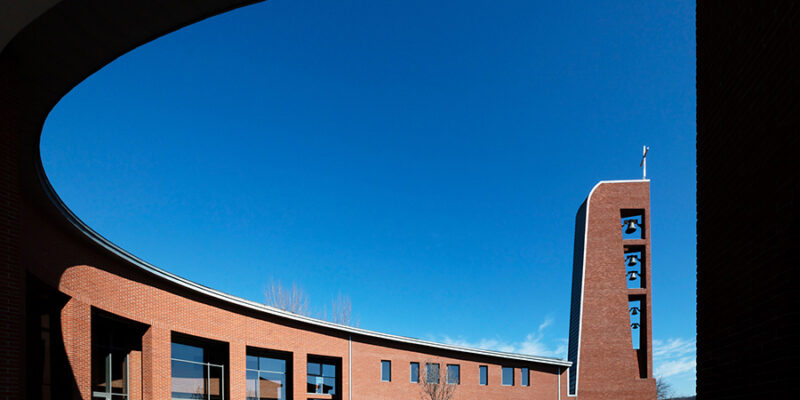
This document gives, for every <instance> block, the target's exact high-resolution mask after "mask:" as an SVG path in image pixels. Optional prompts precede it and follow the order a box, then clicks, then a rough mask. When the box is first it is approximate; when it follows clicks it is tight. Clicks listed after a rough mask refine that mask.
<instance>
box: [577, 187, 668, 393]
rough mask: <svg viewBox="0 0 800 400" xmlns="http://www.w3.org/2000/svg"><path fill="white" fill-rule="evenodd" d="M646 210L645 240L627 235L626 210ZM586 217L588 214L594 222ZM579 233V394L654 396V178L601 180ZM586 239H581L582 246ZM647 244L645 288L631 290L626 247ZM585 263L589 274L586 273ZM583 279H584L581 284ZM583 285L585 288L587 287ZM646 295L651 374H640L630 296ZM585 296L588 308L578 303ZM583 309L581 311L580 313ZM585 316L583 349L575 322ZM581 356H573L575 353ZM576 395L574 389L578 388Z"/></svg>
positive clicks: (645, 342) (582, 215)
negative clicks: (623, 214) (623, 216)
mask: <svg viewBox="0 0 800 400" xmlns="http://www.w3.org/2000/svg"><path fill="white" fill-rule="evenodd" d="M622 209H641V210H643V211H644V223H643V226H644V239H643V240H625V241H623V238H622V228H621V220H620V216H621V214H620V213H621V210H622ZM585 218H588V223H587V222H586V220H585ZM584 224H585V226H586V231H584V229H583V227H580V226H578V227H576V235H578V236H580V235H581V234H584V233H585V234H586V236H585V238H586V239H585V244H583V246H585V251H586V257H585V260H584V259H583V257H582V252H583V248H580V247H576V249H575V253H576V255H575V256H576V261H579V262H577V263H576V265H575V269H576V271H575V272H573V282H574V283H573V294H572V296H573V301H572V305H573V308H572V318H571V320H572V321H573V324H571V325H572V326H571V327H570V331H571V332H570V335H571V336H570V339H571V343H570V346H573V347H572V348H570V355H571V356H570V360H571V361H573V363H574V364H573V368H576V369H577V394H578V397H579V398H580V399H609V400H610V399H631V400H633V399H654V398H655V380H654V379H653V373H652V351H653V349H652V334H651V332H652V324H651V318H650V316H651V313H650V309H651V299H652V296H651V288H652V283H651V276H652V274H651V273H650V271H651V268H650V260H651V254H650V235H649V232H650V182H647V181H637V182H613V183H600V184H598V185H597V186H596V187H595V188H594V189H593V191H592V193H591V194H590V196H589V198H588V199H587V200H586V203H585V204H584V205H583V206H581V209H580V211H579V213H578V216H577V222H576V225H584ZM623 242H624V243H623ZM582 243H583V239H582V238H580V237H577V238H576V246H577V245H581V244H582ZM631 244H636V245H643V246H644V248H645V249H646V250H645V254H644V260H643V261H644V263H643V264H644V266H643V269H642V272H643V276H644V289H636V290H630V289H628V288H627V284H626V282H627V281H626V277H625V252H624V246H625V245H631ZM580 261H583V262H585V269H584V270H583V274H581V273H580V271H579V270H580V267H581V265H580V264H582V263H581V262H580ZM581 281H582V282H581ZM581 286H582V288H583V289H582V291H581ZM634 292H635V293H636V294H637V295H643V296H645V300H646V301H645V303H644V304H642V311H643V313H642V315H643V316H644V317H645V318H644V320H643V321H642V327H641V328H640V329H643V330H644V332H645V335H646V339H645V340H642V343H641V348H642V351H644V352H646V353H645V354H646V356H645V357H644V360H645V363H646V366H645V368H646V369H645V375H646V377H645V378H640V372H639V361H638V360H637V357H636V353H635V350H633V348H632V341H631V340H632V339H631V330H630V319H629V318H630V317H629V314H628V296H629V294H631V293H634ZM581 299H582V300H583V305H582V309H579V308H577V307H576V306H575V305H576V304H580V300H581ZM579 310H580V311H581V313H580V315H579V314H578V311H579ZM578 316H579V317H580V349H579V350H578V351H575V350H577V349H575V348H574V346H575V344H576V342H577V329H578V327H577V326H575V325H574V323H575V322H577V320H578ZM573 354H574V355H575V357H574V358H573V356H572V355H573ZM570 393H573V392H572V391H571V392H570Z"/></svg>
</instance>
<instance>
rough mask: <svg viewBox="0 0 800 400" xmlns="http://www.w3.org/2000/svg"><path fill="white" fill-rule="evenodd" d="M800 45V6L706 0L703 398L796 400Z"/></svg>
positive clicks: (701, 42)
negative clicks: (783, 398) (786, 399)
mask: <svg viewBox="0 0 800 400" xmlns="http://www.w3.org/2000/svg"><path fill="white" fill-rule="evenodd" d="M798 37H800V5H798V2H797V1H749V2H727V1H703V0H701V1H698V5H697V219H698V222H697V394H698V398H700V399H751V398H767V397H773V396H777V395H794V396H796V394H795V393H794V392H795V391H796V390H795V388H793V387H791V386H792V384H793V383H795V382H797V379H798V374H797V372H798V371H797V366H796V363H795V362H792V361H793V360H792V359H790V357H791V356H790V354H792V352H793V350H797V344H796V343H797V342H796V336H795V335H796V334H797V328H798V317H799V316H798V309H797V301H796V296H797V293H799V292H800V291H798V289H797V287H796V285H797V282H798V281H797V268H798V265H799V264H800V263H798V260H797V258H796V257H795V256H794V255H795V254H796V250H797V244H796V238H797V235H796V230H797V223H798V218H797V215H798V178H797V176H798V171H800V168H798V163H797V159H798V156H800V155H798V153H797V152H798V144H799V143H798V136H799V135H800V124H798V120H799V118H800V106H799V105H798V96H800V86H799V85H798V82H800V65H798V61H797V60H798V58H799V57H800V47H799V46H798V43H800V40H798ZM794 396H791V397H794Z"/></svg>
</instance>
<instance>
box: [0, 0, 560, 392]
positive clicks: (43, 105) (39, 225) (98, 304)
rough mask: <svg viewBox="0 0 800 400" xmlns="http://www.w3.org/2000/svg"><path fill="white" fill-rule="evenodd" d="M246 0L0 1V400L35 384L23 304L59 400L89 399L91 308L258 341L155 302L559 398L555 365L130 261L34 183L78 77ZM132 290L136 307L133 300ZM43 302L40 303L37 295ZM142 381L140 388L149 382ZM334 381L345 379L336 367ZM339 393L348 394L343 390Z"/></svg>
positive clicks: (319, 345) (159, 330)
mask: <svg viewBox="0 0 800 400" xmlns="http://www.w3.org/2000/svg"><path fill="white" fill-rule="evenodd" d="M256 2H258V1H253V0H193V1H190V0H184V1H164V0H139V1H124V0H71V1H57V0H49V1H46V0H42V1H26V0H19V1H17V0H12V1H10V2H8V3H4V5H3V7H4V8H5V9H4V10H3V11H5V10H13V12H3V13H0V26H2V27H3V28H4V29H3V31H0V32H1V33H2V35H0V139H2V140H0V154H2V157H3V163H2V164H0V183H1V184H2V186H3V187H4V188H7V190H4V193H3V198H2V200H3V201H2V202H0V214H2V215H3V216H4V217H5V218H3V219H2V221H0V255H1V256H2V257H3V260H4V261H3V264H2V270H0V273H2V274H3V275H4V276H5V277H7V279H6V281H5V282H4V284H3V285H4V286H3V287H2V289H3V290H0V293H2V294H0V301H2V302H3V304H7V306H8V309H9V310H12V311H11V312H10V313H9V315H10V317H11V318H10V319H9V320H8V321H3V322H2V325H0V331H2V333H3V334H4V335H5V336H6V337H8V340H4V341H3V342H2V344H0V352H2V353H3V354H8V355H9V356H8V357H7V358H6V360H5V362H6V363H7V365H10V366H11V367H10V369H9V371H10V372H9V373H4V375H3V381H2V382H0V383H2V384H1V385H0V387H1V388H0V396H3V397H4V398H11V399H13V398H26V397H31V393H32V392H31V390H34V389H31V383H30V382H31V381H32V380H34V378H35V377H34V376H33V375H34V373H33V372H32V371H30V368H32V367H30V365H29V364H26V360H29V359H31V358H35V357H31V354H30V353H31V351H32V350H31V348H32V344H31V339H29V338H27V337H26V336H30V333H31V329H32V328H31V324H32V323H33V322H35V321H31V317H30V316H29V315H27V314H26V312H27V313H28V314H30V313H31V312H32V311H31V309H33V308H35V307H39V306H38V305H37V304H39V303H37V302H42V301H46V302H50V303H47V304H51V303H52V304H57V305H58V310H57V311H59V314H60V316H61V318H63V320H62V323H61V327H60V329H61V330H62V332H61V335H62V336H63V341H64V343H63V344H64V346H65V348H66V350H65V351H66V353H67V356H68V358H69V363H70V366H71V369H72V378H73V379H74V381H73V382H72V384H73V385H72V386H73V389H72V397H73V398H84V399H86V398H89V397H91V394H90V393H89V386H90V371H89V370H90V367H91V365H90V362H91V360H90V356H89V354H90V352H91V344H90V339H87V338H86V337H83V338H81V337H80V336H81V335H84V334H85V333H86V329H90V328H89V327H87V326H89V325H88V324H90V320H91V316H92V315H93V314H92V313H93V312H94V311H93V310H95V309H97V310H102V311H104V312H105V311H109V312H112V311H114V310H117V311H118V312H119V310H128V309H130V310H132V311H131V312H129V313H127V314H128V315H126V317H130V318H132V319H137V318H139V319H140V322H142V323H149V324H151V325H150V326H151V331H152V332H149V333H147V334H146V335H145V338H144V339H143V341H145V340H147V341H148V342H147V343H150V344H149V346H162V347H163V346H164V342H163V341H164V338H167V339H168V337H169V332H170V331H171V329H175V330H178V327H179V328H180V330H181V332H184V333H188V334H196V335H198V336H208V337H211V338H215V339H219V340H223V339H225V338H226V337H229V336H230V337H234V336H236V337H237V340H239V342H237V344H236V346H238V347H237V349H239V350H242V349H244V347H245V346H250V345H253V344H257V343H262V342H263V341H262V342H259V340H262V339H260V338H258V339H253V338H252V337H251V336H247V335H244V336H237V335H238V334H239V333H237V332H233V333H232V332H230V331H226V330H224V329H223V328H218V327H208V326H205V325H203V326H200V327H198V326H199V325H197V323H196V321H192V322H187V321H173V320H171V319H170V318H172V316H171V315H164V313H161V314H159V315H160V316H159V317H153V315H154V311H152V310H150V308H152V304H150V303H147V301H151V300H150V299H151V298H157V299H161V300H163V301H164V302H165V303H168V304H170V305H171V306H174V307H176V308H179V309H182V310H184V311H186V312H194V311H197V310H200V311H202V312H204V313H205V315H207V316H208V318H209V319H217V320H218V319H220V318H231V319H232V320H236V321H238V322H237V323H239V324H240V326H250V325H253V326H256V325H257V326H259V329H262V330H263V331H271V330H274V331H275V332H282V334H284V335H285V336H286V337H287V338H290V339H291V340H301V341H310V342H313V344H312V345H310V346H309V348H310V349H311V350H309V352H315V353H316V354H324V353H323V352H324V351H325V349H326V347H332V348H336V349H337V350H336V351H339V352H343V351H344V350H343V347H342V346H344V345H345V344H347V346H348V350H347V352H344V353H340V354H347V355H342V358H343V359H344V358H346V359H347V362H348V363H350V362H351V361H350V360H351V352H352V346H353V342H354V338H355V339H356V340H360V342H359V343H360V344H361V345H363V347H364V349H367V350H369V349H373V348H374V347H375V346H377V347H379V348H391V349H394V350H398V351H404V352H406V353H408V354H411V356H409V357H412V359H413V356H414V354H416V355H417V356H418V357H422V355H429V356H435V357H445V358H447V359H456V360H464V361H463V362H464V363H468V362H472V363H484V364H487V363H488V364H496V365H506V364H508V365H518V366H524V367H525V368H530V369H531V370H532V371H535V372H537V373H541V375H542V376H541V377H538V375H537V378H536V379H541V381H542V382H549V383H547V384H546V385H543V387H545V388H544V389H537V390H542V391H543V393H546V394H548V395H549V394H551V393H552V394H555V393H561V391H562V386H563V387H565V386H564V385H565V384H566V380H563V381H564V382H563V383H562V380H561V379H560V378H561V375H562V373H563V371H566V368H563V367H569V366H570V365H571V363H570V362H569V361H565V360H560V359H553V358H547V357H536V356H528V355H521V354H510V353H502V352H496V351H488V350H481V349H471V348H464V347H460V346H453V345H445V344H439V343H433V342H428V341H422V340H418V339H413V338H405V337H400V336H395V335H389V334H384V333H379V332H373V331H368V330H364V329H359V328H353V327H347V326H342V325H338V324H333V323H330V322H327V321H321V320H317V319H313V318H308V317H304V316H300V315H296V314H292V313H288V312H285V311H282V310H278V309H274V308H271V307H267V306H264V305H261V304H258V303H255V302H252V301H248V300H245V299H241V298H238V297H235V296H232V295H229V294H226V293H223V292H220V291H216V290H214V289H211V288H208V287H204V286H202V285H199V284H197V283H194V282H191V281H189V280H187V279H184V278H181V277H178V276H176V275H174V274H171V273H169V272H167V271H164V270H162V269H160V268H157V267H155V266H153V265H150V264H148V263H146V262H144V261H142V260H140V259H138V258H137V257H135V256H134V255H132V254H130V253H128V252H126V251H125V250H123V249H121V248H120V247H118V246H116V245H114V244H113V243H111V242H110V241H108V240H107V239H105V238H103V237H102V236H101V235H99V234H98V233H96V232H94V231H93V230H92V229H91V228H90V227H88V226H87V225H86V224H84V223H83V222H82V221H81V220H80V219H79V218H78V217H77V216H76V215H74V214H73V213H72V212H71V211H70V210H69V209H68V208H67V207H66V206H65V205H64V203H63V202H62V201H61V199H60V198H59V197H58V195H57V194H56V193H55V191H54V190H53V188H52V186H51V185H50V184H49V182H48V181H47V178H46V176H45V174H44V172H43V169H42V165H41V159H40V155H39V139H40V135H41V131H42V127H43V125H44V121H45V119H46V118H47V115H48V113H49V112H50V110H51V109H52V108H53V107H54V106H55V105H56V104H57V103H58V101H59V100H60V99H61V98H62V97H63V96H64V95H65V94H66V93H68V92H69V91H70V90H71V89H72V88H73V87H75V86H76V85H78V84H79V83H80V82H82V81H83V80H84V79H86V78H87V77H88V76H90V75H91V74H92V73H94V72H96V71H97V70H99V69H100V68H102V67H103V66H105V65H107V64H108V63H110V62H111V61H113V60H114V59H116V58H117V57H119V56H121V55H123V54H125V53H126V52H128V51H130V50H132V49H134V48H136V47H138V46H140V45H142V44H145V43H147V42H149V41H152V40H154V39H156V38H158V37H160V36H163V35H165V34H167V33H169V32H172V31H174V30H177V29H179V28H181V27H184V26H186V25H189V24H192V23H194V22H197V21H200V20H202V19H205V18H208V17H211V16H213V15H216V14H219V13H222V12H225V11H228V10H231V9H234V8H237V7H241V6H245V5H248V4H252V3H256ZM103 285H105V286H108V287H111V288H112V290H119V288H122V287H125V288H127V289H126V290H128V291H129V292H128V294H129V295H128V296H121V297H122V298H123V300H120V299H115V298H114V297H113V296H110V295H108V294H107V293H105V294H98V292H97V291H96V290H95V289H97V287H100V286H103ZM51 289H52V290H55V292H51ZM143 293H144V294H146V296H150V298H147V299H145V300H142V298H143V296H144V295H143ZM44 297H46V298H47V299H46V300H41V299H40V298H44ZM128 297H130V298H128ZM125 307H128V308H125ZM192 307H194V308H192ZM26 308H27V310H26ZM51 311H52V310H51ZM122 313H123V314H125V312H122ZM169 323H172V324H173V325H169ZM265 323H266V325H265ZM201 325H202V324H201ZM147 335H150V336H147ZM226 335H228V336H226ZM84 336H85V335H84ZM296 336H297V337H302V339H297V338H296ZM327 338H330V340H328V339H327ZM273 339H274V338H273ZM159 340H160V341H159ZM287 340H289V339H287ZM275 343H279V344H280V345H281V346H285V347H286V346H291V345H292V344H291V343H289V342H286V343H284V342H281V341H280V340H276V342H275ZM292 343H294V342H292ZM143 346H145V347H146V346H148V345H143ZM232 346H234V344H232ZM367 350H365V351H367ZM304 351H305V350H304ZM369 351H371V350H369ZM406 353H403V354H406ZM303 354H305V353H303ZM406 356H407V355H404V356H403V357H406ZM151 358H153V359H147V360H144V359H143V360H142V361H141V362H142V363H143V367H142V371H144V372H143V374H155V375H157V373H156V372H155V371H158V369H157V368H160V367H163V365H164V364H163V362H164V356H163V355H162V356H160V358H158V357H156V356H153V357H151ZM156 358H158V359H156ZM166 359H167V360H168V356H167V358H166ZM231 363H232V364H233V363H234V361H233V360H232V361H231ZM145 364H146V365H145ZM148 365H149V366H150V367H148ZM151 367H152V368H151ZM148 368H151V369H148ZM232 368H234V369H236V372H237V373H238V372H240V370H241V371H243V369H242V368H243V367H242V366H241V365H239V366H233V367H232ZM237 368H238V369H237ZM230 374H233V372H231V373H230ZM155 375H154V376H153V379H154V380H157V378H156V377H155ZM298 375H301V374H298ZM343 375H347V378H348V379H349V378H350V373H349V372H347V373H343ZM231 379H233V378H231ZM236 379H238V378H236ZM298 379H299V378H298V377H296V378H295V380H296V381H297V382H295V385H303V381H298ZM490 379H494V378H490ZM143 380H144V379H143ZM26 382H27V383H26ZM167 382H168V381H167ZM556 382H557V383H556ZM152 386H153V387H150V386H147V385H145V386H144V387H141V388H140V392H139V395H140V397H142V398H162V397H163V396H165V395H168V392H165V391H166V390H167V389H166V388H164V387H159V386H158V385H157V384H155V383H153V385H152ZM230 390H231V397H232V398H238V397H241V396H242V395H243V389H241V388H238V386H237V389H235V390H234V389H233V388H231V389H230ZM346 392H347V393H348V394H349V395H352V390H351V387H350V385H349V384H348V385H347V388H346ZM520 393H521V394H520ZM524 394H525V393H524V392H521V391H520V392H519V393H518V394H514V395H511V396H509V392H506V393H505V394H504V396H503V397H507V398H515V396H517V397H519V396H524ZM518 395H519V396H518ZM34 397H35V396H34Z"/></svg>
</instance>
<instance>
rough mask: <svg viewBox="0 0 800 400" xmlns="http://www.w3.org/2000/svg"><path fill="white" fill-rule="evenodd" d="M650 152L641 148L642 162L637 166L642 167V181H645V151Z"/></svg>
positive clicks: (647, 148) (646, 148) (643, 147)
mask: <svg viewBox="0 0 800 400" xmlns="http://www.w3.org/2000/svg"><path fill="white" fill-rule="evenodd" d="M648 150H650V148H649V147H647V146H642V162H640V163H639V166H640V167H642V179H647V151H648Z"/></svg>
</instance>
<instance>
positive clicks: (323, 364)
mask: <svg viewBox="0 0 800 400" xmlns="http://www.w3.org/2000/svg"><path fill="white" fill-rule="evenodd" d="M307 368H308V369H307V372H308V375H307V376H308V380H307V384H308V393H315V394H330V395H336V387H337V386H338V385H337V375H338V374H337V372H338V369H339V367H338V366H337V365H336V364H334V363H333V362H332V361H329V360H328V359H321V358H316V357H313V358H312V357H308V367H307Z"/></svg>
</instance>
